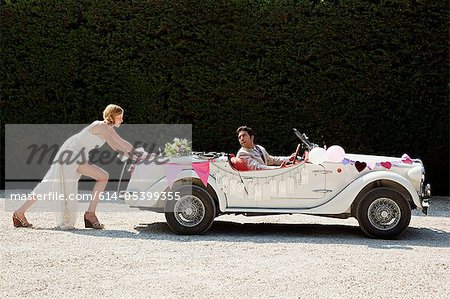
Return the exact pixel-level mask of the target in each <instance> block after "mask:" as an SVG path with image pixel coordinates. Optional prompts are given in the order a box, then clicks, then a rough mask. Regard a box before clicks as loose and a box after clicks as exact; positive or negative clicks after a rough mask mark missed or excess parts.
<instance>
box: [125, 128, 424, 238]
mask: <svg viewBox="0 0 450 299" xmlns="http://www.w3.org/2000/svg"><path fill="white" fill-rule="evenodd" d="M294 132H295V134H296V135H297V136H298V137H299V138H300V140H301V141H302V143H303V147H304V148H305V152H306V153H308V152H310V154H312V153H313V151H315V149H316V148H317V145H316V144H313V143H311V142H310V141H309V140H308V138H307V137H306V135H305V134H301V133H300V132H298V131H297V130H295V129H294ZM299 149H300V144H299V146H298V147H297V154H298V152H299ZM322 150H323V149H322ZM296 156H297V155H296ZM334 160H336V159H334ZM239 164H240V161H239V159H236V158H230V155H227V154H224V153H207V154H206V153H194V154H193V155H192V156H189V157H178V158H172V159H170V160H169V161H168V162H167V163H164V164H159V165H158V164H157V163H143V162H141V163H136V164H134V165H131V167H129V165H128V166H127V165H125V166H124V170H125V169H128V170H129V171H131V172H132V173H131V176H130V180H129V183H128V186H127V188H126V191H120V192H119V193H120V197H121V198H122V199H124V200H125V202H126V203H127V204H128V205H129V206H131V207H133V208H139V209H145V210H150V211H155V212H160V213H165V216H166V220H167V223H168V225H169V226H170V227H171V229H172V230H173V231H174V232H175V233H178V234H202V233H205V232H206V231H207V230H208V229H209V228H210V226H211V224H212V223H213V221H214V218H215V217H217V216H219V215H223V214H242V215H247V216H255V215H273V214H309V215H317V216H326V217H336V218H348V217H355V218H356V219H357V220H358V222H359V225H360V227H361V229H362V230H363V231H364V233H366V234H367V235H368V236H370V237H375V238H398V237H399V236H401V235H402V233H403V232H404V231H405V230H406V229H407V228H408V225H409V222H410V219H411V210H412V209H422V211H423V212H424V213H425V214H426V213H427V209H428V207H429V197H430V186H429V185H425V184H424V180H425V171H424V166H423V164H422V162H421V161H420V160H418V159H410V158H409V157H407V156H406V155H404V156H403V157H402V158H394V157H383V156H369V155H356V154H345V157H344V159H342V161H327V160H326V159H325V160H324V161H319V162H315V163H312V162H311V159H309V158H308V157H306V158H305V155H303V158H300V159H299V160H298V161H295V163H292V164H291V165H283V166H282V167H280V168H277V169H270V170H255V171H252V170H243V169H242V165H239ZM125 167H126V168H125ZM130 169H131V170H130ZM238 169H241V170H238ZM122 173H124V172H123V171H122ZM121 177H122V176H121ZM119 186H120V183H119Z"/></svg>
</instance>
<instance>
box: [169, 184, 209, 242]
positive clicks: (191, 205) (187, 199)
mask: <svg viewBox="0 0 450 299" xmlns="http://www.w3.org/2000/svg"><path fill="white" fill-rule="evenodd" d="M174 193H175V194H178V195H179V197H178V198H177V200H171V201H168V202H167V204H166V211H165V216H166V221H167V224H168V225H169V226H170V228H171V229H172V230H173V231H174V232H175V233H177V234H181V235H198V234H203V233H205V232H206V231H207V230H208V229H209V228H210V227H211V225H212V223H213V221H214V217H215V215H216V207H215V204H214V200H213V199H212V198H211V196H210V194H209V193H208V191H206V190H205V189H204V188H202V187H200V186H197V185H182V186H179V187H177V188H175V190H174Z"/></svg>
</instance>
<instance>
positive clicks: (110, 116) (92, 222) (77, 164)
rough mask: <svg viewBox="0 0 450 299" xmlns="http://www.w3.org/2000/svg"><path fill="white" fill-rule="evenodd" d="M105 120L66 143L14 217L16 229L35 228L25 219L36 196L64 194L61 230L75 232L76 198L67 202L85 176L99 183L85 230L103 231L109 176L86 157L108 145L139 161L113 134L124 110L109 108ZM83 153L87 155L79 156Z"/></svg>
mask: <svg viewBox="0 0 450 299" xmlns="http://www.w3.org/2000/svg"><path fill="white" fill-rule="evenodd" d="M103 119H104V120H103V121H94V122H93V123H91V124H90V125H89V126H87V127H86V128H84V129H83V130H81V131H80V132H79V133H77V134H75V135H73V136H71V137H70V138H69V139H67V140H66V141H65V142H64V144H63V145H62V146H61V148H60V149H59V151H58V153H57V154H56V156H55V160H54V163H52V166H51V167H50V169H49V170H48V172H47V174H46V175H45V177H44V178H43V180H42V181H41V182H40V183H39V184H38V185H37V186H36V188H35V189H34V190H33V192H31V196H30V197H29V198H28V200H27V201H26V202H25V203H24V204H23V205H22V206H21V207H20V208H19V209H17V210H16V211H15V212H14V213H13V224H14V227H32V226H33V225H32V224H31V223H29V222H28V221H27V219H26V218H25V212H26V211H27V210H28V209H29V208H30V207H31V206H32V205H33V204H34V203H35V202H36V194H46V193H47V194H49V192H57V193H58V194H64V200H61V201H59V203H60V206H59V208H60V209H59V212H58V217H57V218H58V219H57V221H58V226H59V227H61V228H65V229H70V228H73V227H74V224H75V220H76V200H73V198H72V200H68V198H69V195H70V194H78V181H79V179H80V177H81V176H82V175H85V176H88V177H91V178H93V179H95V181H96V184H95V186H94V189H93V190H92V201H91V202H90V204H89V208H88V210H87V211H86V213H85V214H84V223H85V227H86V228H94V229H103V228H104V225H103V224H101V223H100V222H99V221H98V219H97V217H96V215H95V210H96V207H97V204H98V202H99V198H100V193H101V192H103V191H104V190H105V187H106V184H107V183H108V179H109V175H108V173H107V172H106V171H105V170H103V169H101V168H100V167H98V166H96V165H94V164H92V163H89V161H87V158H86V157H87V156H88V155H87V154H88V152H89V151H90V150H92V149H94V148H96V147H100V146H102V145H103V144H104V143H105V142H107V143H108V144H109V145H110V146H111V147H112V148H113V149H114V150H116V151H118V152H120V153H123V154H124V155H126V156H127V157H129V158H131V159H134V160H136V159H138V158H139V157H138V156H136V155H135V153H136V151H135V149H134V148H133V146H131V144H130V143H128V142H127V141H125V140H123V139H122V138H121V137H120V136H119V135H118V134H117V133H116V131H115V130H114V127H119V126H120V124H121V123H122V122H123V109H122V108H121V107H119V106H117V105H114V104H110V105H108V106H107V107H106V108H105V110H104V111H103ZM82 151H84V153H82V154H80V153H81V152H82ZM67 154H69V155H75V157H77V159H76V161H73V160H74V159H73V158H72V159H71V158H67V157H64V155H67ZM83 159H84V160H83ZM64 160H66V161H64ZM68 160H72V161H68ZM55 161H56V163H55Z"/></svg>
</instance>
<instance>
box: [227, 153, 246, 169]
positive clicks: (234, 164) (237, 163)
mask: <svg viewBox="0 0 450 299" xmlns="http://www.w3.org/2000/svg"><path fill="white" fill-rule="evenodd" d="M228 162H229V163H230V166H231V168H233V169H234V170H236V171H247V170H250V169H249V168H248V166H247V164H246V163H245V162H244V161H243V160H242V159H241V158H237V157H235V156H234V155H233V154H230V155H229V159H228Z"/></svg>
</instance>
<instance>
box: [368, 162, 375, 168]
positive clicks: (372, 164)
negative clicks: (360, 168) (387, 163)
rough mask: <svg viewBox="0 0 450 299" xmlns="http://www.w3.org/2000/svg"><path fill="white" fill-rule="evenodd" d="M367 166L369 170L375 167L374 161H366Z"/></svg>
mask: <svg viewBox="0 0 450 299" xmlns="http://www.w3.org/2000/svg"><path fill="white" fill-rule="evenodd" d="M367 167H369V169H370V170H372V169H374V168H375V162H367Z"/></svg>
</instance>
